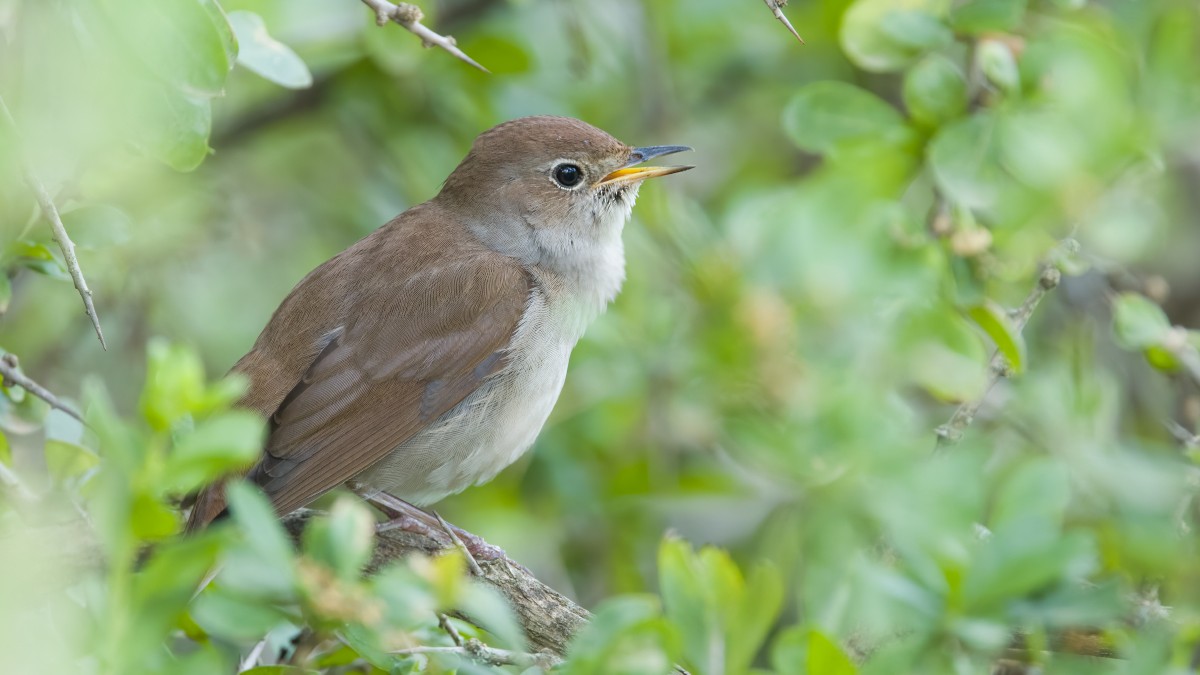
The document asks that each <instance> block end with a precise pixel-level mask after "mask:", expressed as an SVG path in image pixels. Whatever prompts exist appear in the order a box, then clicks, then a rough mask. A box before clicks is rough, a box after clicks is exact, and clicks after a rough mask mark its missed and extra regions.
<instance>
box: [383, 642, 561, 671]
mask: <svg viewBox="0 0 1200 675" xmlns="http://www.w3.org/2000/svg"><path fill="white" fill-rule="evenodd" d="M392 653H393V654H396V655H399V656H405V655H409V654H454V655H457V656H461V657H463V658H468V659H473V660H475V661H479V662H480V663H484V664H487V665H489V666H518V667H520V668H530V667H533V666H537V667H538V668H541V669H542V670H549V669H550V668H553V667H554V666H557V665H558V664H560V663H562V659H561V658H559V657H557V656H555V655H553V654H548V653H546V652H539V653H536V654H529V653H526V652H517V651H512V650H509V649H498V648H496V647H489V646H487V645H485V644H483V643H482V642H480V641H479V640H476V639H475V638H470V639H467V640H464V641H463V643H462V644H461V645H456V646H454V647H412V648H409V649H400V650H397V651H394V652H392Z"/></svg>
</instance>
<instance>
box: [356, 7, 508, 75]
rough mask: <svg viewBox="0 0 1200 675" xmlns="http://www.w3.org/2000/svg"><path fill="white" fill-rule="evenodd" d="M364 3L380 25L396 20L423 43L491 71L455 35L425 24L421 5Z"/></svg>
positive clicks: (484, 70)
mask: <svg viewBox="0 0 1200 675" xmlns="http://www.w3.org/2000/svg"><path fill="white" fill-rule="evenodd" d="M362 2H363V4H364V5H366V6H367V7H370V8H371V10H372V11H374V12H375V23H377V24H378V25H380V26H385V25H387V23H388V22H389V21H394V22H396V23H398V24H400V25H401V26H403V27H404V29H405V30H407V31H408V32H410V33H412V34H413V35H416V36H417V37H419V38H421V44H423V45H424V46H426V47H434V46H437V47H441V48H442V49H445V50H446V51H448V52H450V53H451V54H453V55H454V56H455V57H456V58H458V59H460V60H462V61H465V62H467V63H469V64H471V65H472V66H475V67H476V68H478V69H480V70H482V71H483V72H485V73H490V72H491V71H489V70H488V69H487V68H484V67H483V66H481V65H479V64H478V63H476V61H475V59H472V58H471V57H469V56H467V55H466V53H465V52H463V50H461V49H459V48H458V45H457V43H456V42H455V41H454V38H453V37H450V36H449V35H439V34H437V33H435V32H433V31H432V30H430V29H429V28H427V27H426V26H425V25H424V24H422V23H421V19H424V18H425V14H424V13H423V12H422V11H421V8H420V7H417V6H416V5H414V4H411V3H408V2H402V3H400V4H399V5H394V4H392V3H390V2H388V0H362Z"/></svg>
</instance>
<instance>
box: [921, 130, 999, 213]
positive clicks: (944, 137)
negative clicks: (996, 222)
mask: <svg viewBox="0 0 1200 675" xmlns="http://www.w3.org/2000/svg"><path fill="white" fill-rule="evenodd" d="M998 135H999V127H998V124H997V118H996V117H995V115H994V114H992V113H989V112H983V113H979V114H976V115H972V116H971V117H968V118H966V119H963V120H960V121H958V122H955V123H953V124H951V125H949V126H947V127H945V128H943V129H942V130H941V131H940V132H938V134H937V135H936V136H934V138H933V140H932V141H931V142H930V144H929V163H930V167H931V168H932V169H933V176H934V179H935V180H936V181H937V184H938V187H940V188H941V189H942V190H943V191H944V192H945V193H946V195H947V196H948V197H950V199H951V200H952V201H954V202H955V203H958V204H961V205H963V206H966V207H968V208H974V209H986V208H988V207H991V206H993V205H995V203H996V201H997V199H998V198H999V196H1000V195H1001V194H1002V190H1003V185H1004V183H1005V182H1006V181H1007V180H1009V179H1008V176H1007V174H1005V173H1004V171H1003V169H1002V168H1001V167H1000V163H999V149H998V148H999V145H998V139H997V136H998Z"/></svg>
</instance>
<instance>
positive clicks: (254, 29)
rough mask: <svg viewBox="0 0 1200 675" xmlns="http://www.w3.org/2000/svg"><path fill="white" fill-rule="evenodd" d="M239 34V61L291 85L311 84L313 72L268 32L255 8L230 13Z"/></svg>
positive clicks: (267, 76)
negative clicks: (254, 10)
mask: <svg viewBox="0 0 1200 675" xmlns="http://www.w3.org/2000/svg"><path fill="white" fill-rule="evenodd" d="M229 25H230V26H232V27H233V32H234V33H235V34H236V35H237V42H238V54H237V62H238V63H240V64H241V65H243V66H245V67H246V68H247V69H249V70H251V71H253V72H255V73H257V74H259V75H261V76H263V77H265V78H266V79H268V80H270V81H272V82H274V83H276V84H278V85H281V86H284V87H287V88H289V89H305V88H307V87H311V86H312V81H313V79H312V73H310V72H308V66H306V65H304V61H303V60H301V58H300V57H299V56H297V55H296V52H294V51H292V49H291V48H290V47H288V46H287V45H285V44H283V43H282V42H279V41H278V40H276V39H275V38H273V37H271V35H270V34H268V33H267V26H266V24H265V23H263V20H262V17H261V16H259V15H257V14H255V13H254V12H247V11H236V12H230V13H229Z"/></svg>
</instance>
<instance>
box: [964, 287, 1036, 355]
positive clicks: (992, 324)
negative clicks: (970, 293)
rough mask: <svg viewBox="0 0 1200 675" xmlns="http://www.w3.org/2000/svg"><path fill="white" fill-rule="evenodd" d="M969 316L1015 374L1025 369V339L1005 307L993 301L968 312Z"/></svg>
mask: <svg viewBox="0 0 1200 675" xmlns="http://www.w3.org/2000/svg"><path fill="white" fill-rule="evenodd" d="M967 316H969V317H971V320H972V321H974V322H975V325H977V326H979V327H980V328H982V329H983V332H984V333H987V336H988V337H989V338H991V339H992V342H994V343H995V344H996V348H997V349H998V350H1000V353H1001V354H1002V355H1004V358H1005V359H1007V360H1008V365H1009V367H1010V368H1011V369H1012V370H1013V372H1015V373H1020V372H1021V371H1022V370H1024V368H1025V338H1024V337H1022V335H1021V331H1020V330H1018V329H1017V327H1016V325H1015V324H1013V321H1012V318H1010V317H1009V315H1008V312H1006V311H1005V310H1004V308H1003V307H1001V306H1000V305H997V304H996V303H994V302H992V301H991V300H987V301H985V302H983V303H982V304H978V305H975V306H974V307H971V308H970V309H968V310H967Z"/></svg>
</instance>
